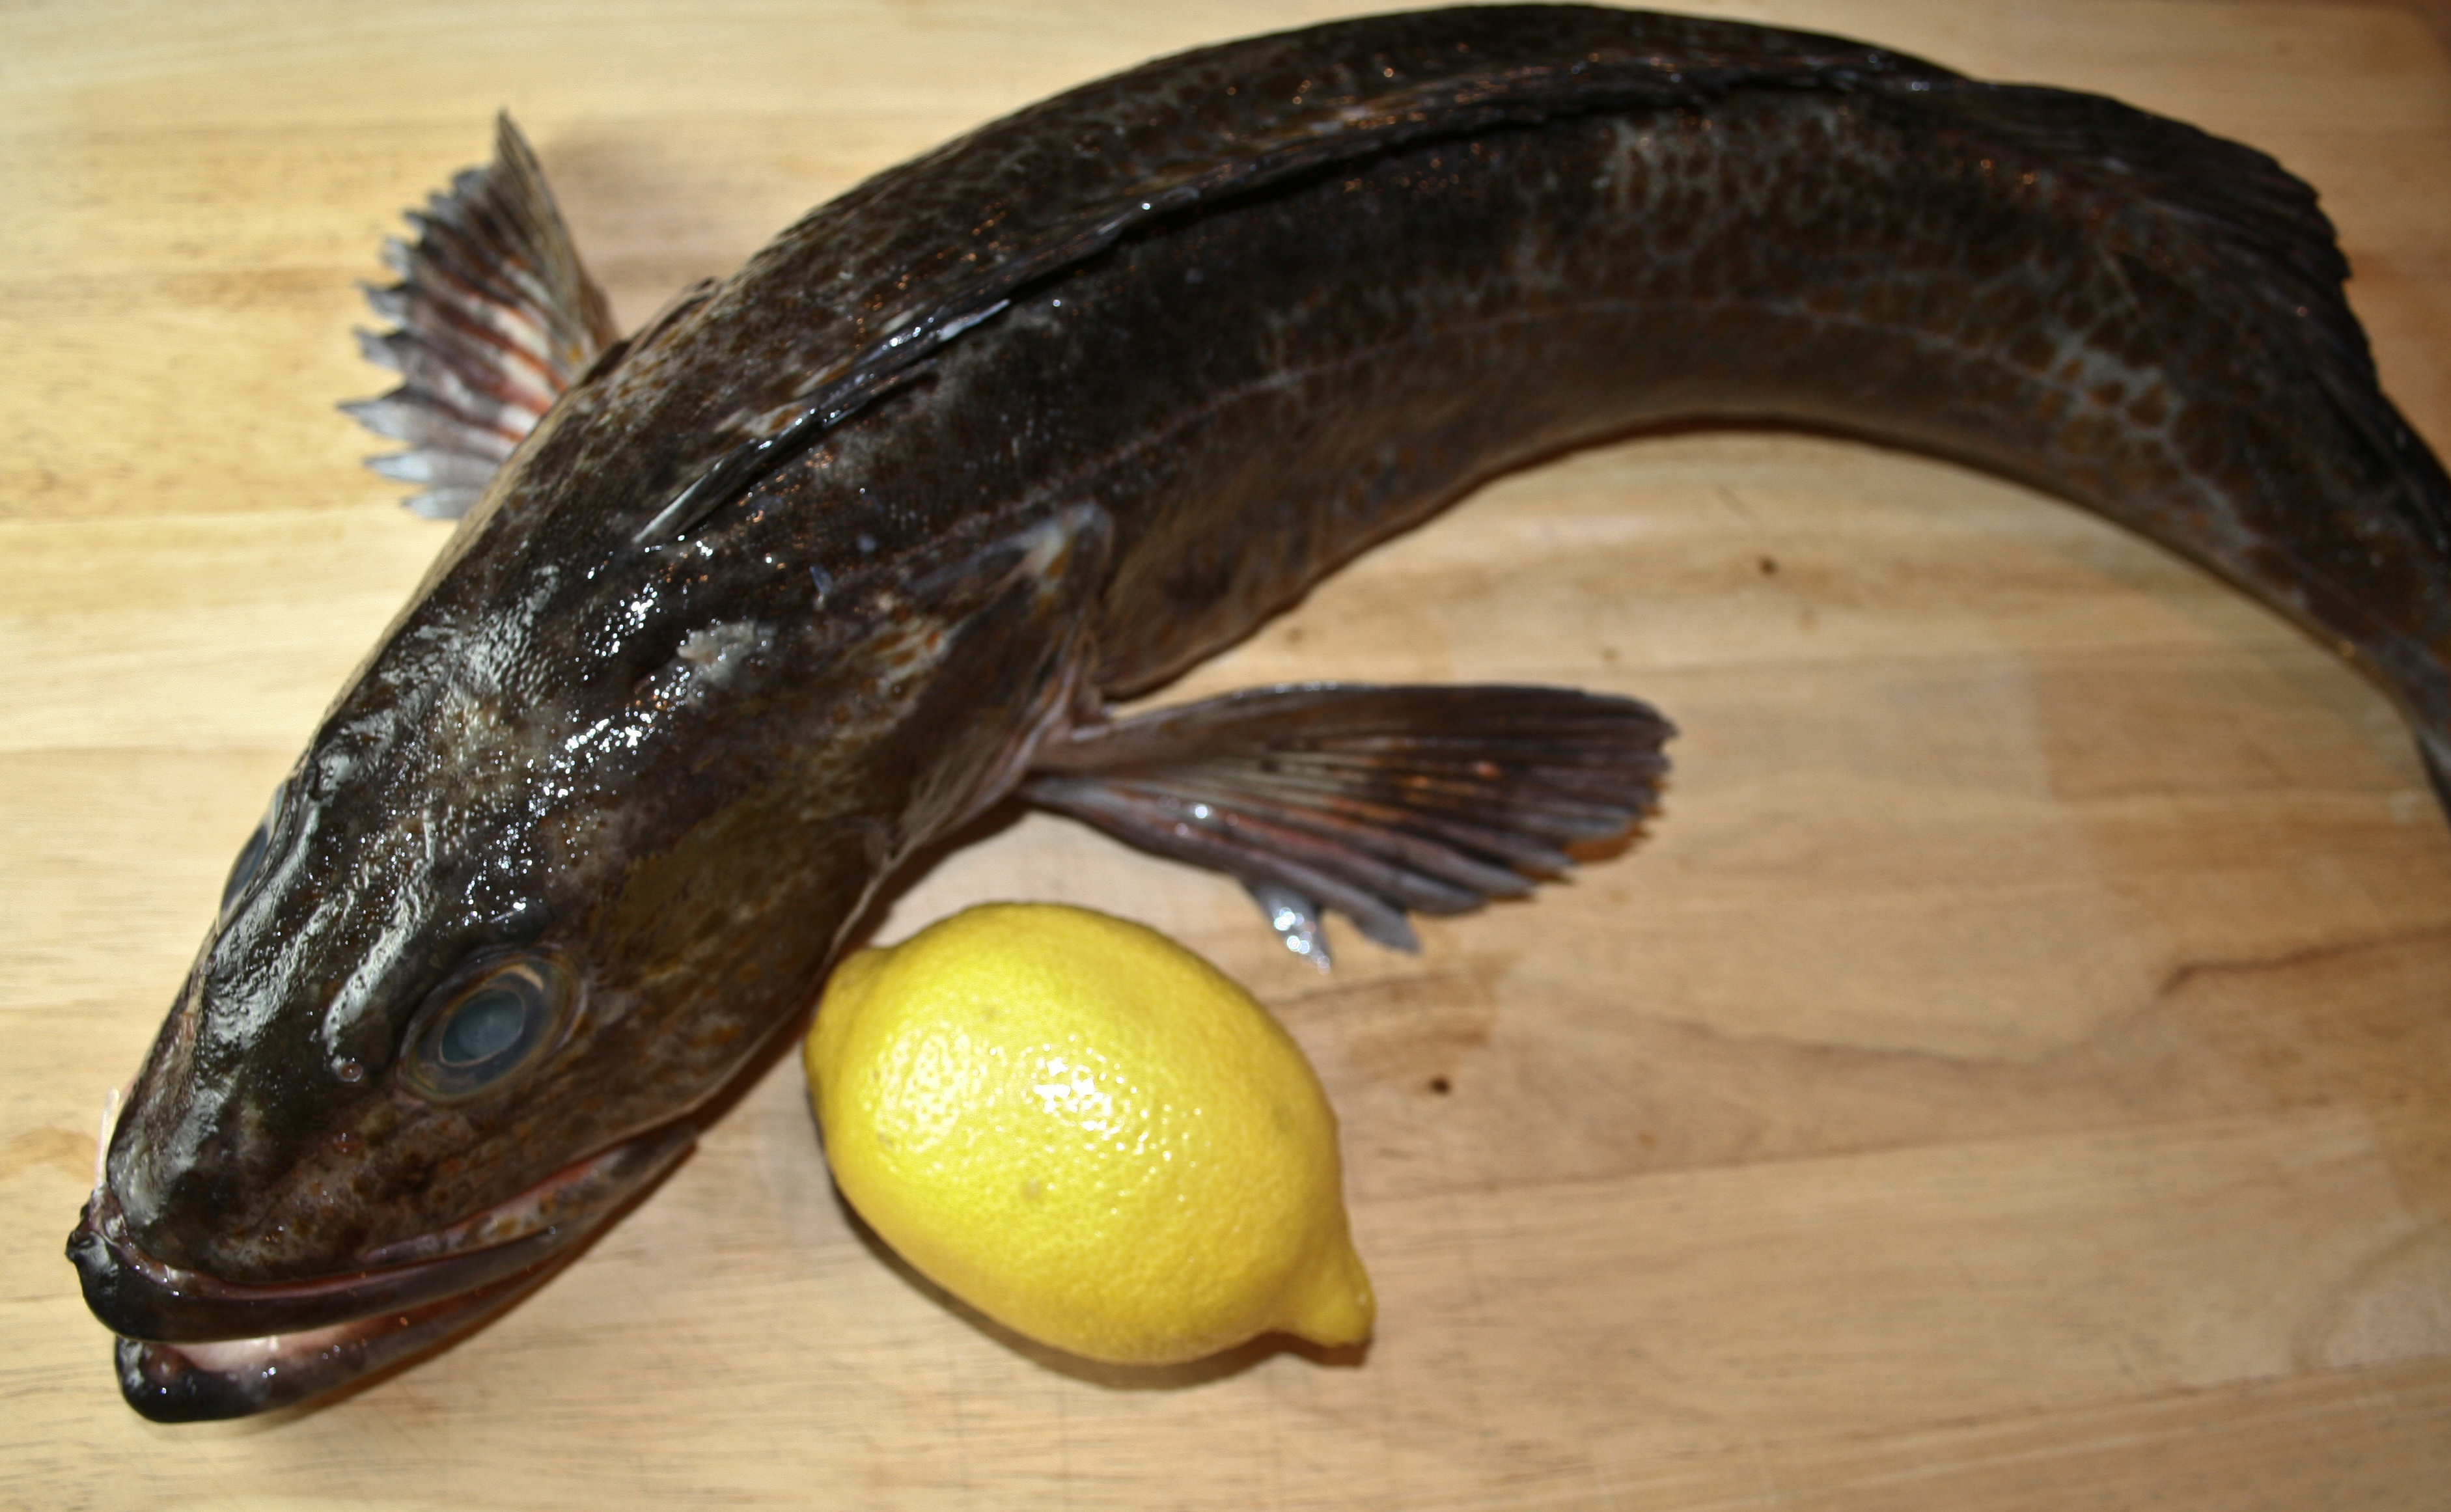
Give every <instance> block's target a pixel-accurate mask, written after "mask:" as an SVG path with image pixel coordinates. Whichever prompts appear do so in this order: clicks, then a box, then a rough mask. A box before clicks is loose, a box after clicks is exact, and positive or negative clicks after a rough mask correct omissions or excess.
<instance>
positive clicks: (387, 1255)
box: [68, 1123, 697, 1411]
mask: <svg viewBox="0 0 2451 1512" xmlns="http://www.w3.org/2000/svg"><path fill="white" fill-rule="evenodd" d="M696 1135H697V1131H696V1127H695V1126H694V1125H691V1124H688V1123H678V1124H669V1125H665V1126H663V1127H661V1128H658V1129H653V1130H651V1131H649V1132H647V1133H644V1134H640V1135H637V1136H635V1137H633V1138H631V1139H628V1140H624V1141H622V1142H621V1143H619V1144H616V1145H612V1146H609V1147H607V1148H605V1149H601V1150H598V1151H597V1152H596V1153H595V1154H592V1155H589V1156H586V1157H584V1158H582V1159H580V1160H578V1161H575V1162H573V1163H571V1164H570V1165H568V1166H565V1167H563V1168H561V1169H560V1170H558V1171H556V1172H555V1173H554V1174H553V1175H551V1176H548V1177H546V1178H545V1179H544V1180H543V1181H541V1182H539V1183H538V1184H537V1185H536V1186H534V1187H531V1188H528V1189H527V1190H525V1191H522V1192H520V1193H519V1194H517V1195H516V1196H513V1197H512V1198H510V1199H509V1200H507V1201H505V1202H502V1203H500V1204H497V1205H496V1206H494V1207H492V1208H486V1209H485V1210H483V1211H482V1212H479V1213H476V1214H474V1215H472V1216H470V1217H468V1218H465V1219H462V1220H461V1221H459V1222H458V1223H454V1224H450V1225H447V1226H445V1227H441V1228H439V1229H436V1230H434V1231H433V1232H432V1233H429V1234H425V1235H421V1236H419V1237H417V1238H414V1239H409V1240H404V1241H401V1242H398V1243H395V1244H391V1245H386V1246H383V1247H380V1248H378V1249H375V1250H372V1251H368V1252H367V1253H365V1254H363V1255H361V1256H358V1257H355V1259H356V1260H357V1261H358V1262H359V1263H358V1264H356V1265H355V1266H354V1267H352V1268H350V1269H347V1270H343V1271H334V1272H330V1273H327V1274H324V1275H320V1276H308V1277H302V1278H300V1279H298V1280H294V1281H279V1282H260V1283H258V1282H233V1281H225V1280H223V1279H221V1278H220V1277H218V1276H214V1275H211V1274H209V1273H207V1272H205V1271H200V1270H189V1269H186V1268H184V1267H178V1266H172V1265H169V1264H167V1263H166V1262H163V1261H160V1260H156V1259H154V1258H153V1257H152V1256H150V1255H147V1254H146V1253H145V1252H144V1251H143V1250H142V1249H141V1248H139V1247H137V1245H136V1243H135V1241H134V1240H133V1239H132V1238H131V1237H130V1236H129V1234H128V1232H127V1219H126V1217H125V1215H124V1214H123V1213H122V1211H121V1209H120V1206H119V1199H118V1197H117V1195H116V1194H115V1193H113V1192H112V1191H111V1190H110V1189H109V1187H108V1184H107V1183H106V1184H103V1185H101V1186H98V1187H97V1188H95V1190H94V1194H93V1196H92V1197H91V1198H90V1199H89V1200H88V1202H87V1203H86V1206H85V1211H84V1213H83V1215H82V1216H81V1217H80V1219H79V1221H78V1223H77V1227H76V1229H75V1230H74V1231H73V1232H72V1233H70V1234H69V1245H68V1254H69V1260H70V1261H71V1262H73V1263H74V1264H75V1266H76V1267H77V1273H78V1278H79V1280H80V1282H81V1283H82V1284H83V1286H84V1290H85V1300H86V1306H88V1307H89V1308H91V1309H92V1311H93V1315H94V1316H95V1317H96V1318H98V1319H100V1320H101V1321H102V1322H103V1324H104V1325H106V1326H108V1328H109V1329H110V1330H111V1331H112V1332H113V1333H116V1334H118V1335H120V1336H121V1338H122V1339H123V1340H127V1341H130V1342H133V1343H140V1344H164V1345H175V1344H210V1343H227V1342H230V1341H235V1340H258V1339H265V1338H269V1337H272V1336H278V1335H289V1334H297V1333H302V1332H309V1331H313V1330H318V1329H329V1328H334V1327H338V1326H341V1325H348V1324H352V1323H356V1322H360V1321H362V1320H365V1319H368V1318H372V1317H375V1316H377V1315H383V1316H386V1317H397V1316H399V1315H401V1314H404V1313H415V1312H419V1311H422V1310H423V1309H427V1308H431V1307H434V1306H437V1305H441V1304H445V1303H451V1302H453V1301H454V1300H455V1299H461V1300H464V1299H466V1298H468V1297H469V1296H470V1295H471V1294H473V1293H477V1292H480V1291H484V1290H487V1289H488V1288H491V1287H493V1286H496V1285H497V1284H498V1283H503V1282H505V1281H507V1280H509V1279H510V1278H515V1277H518V1276H520V1275H522V1274H524V1273H526V1272H529V1271H534V1270H538V1269H539V1267H542V1266H543V1265H544V1264H545V1263H546V1262H547V1261H548V1260H550V1259H551V1258H552V1257H553V1256H554V1255H555V1254H556V1253H557V1252H558V1251H560V1250H563V1249H565V1248H567V1247H569V1246H571V1245H573V1244H575V1243H576V1242H577V1241H578V1240H579V1239H581V1238H583V1237H584V1236H585V1235H587V1234H588V1233H590V1232H592V1231H594V1230H595V1229H596V1228H597V1227H599V1226H600V1225H601V1224H602V1223H603V1222H604V1220H605V1219H606V1218H608V1217H610V1216H611V1215H612V1214H613V1213H614V1212H615V1211H616V1210H618V1208H621V1207H622V1206H623V1205H624V1204H626V1203H627V1202H628V1201H629V1199H630V1198H631V1197H633V1196H635V1195H636V1194H637V1193H638V1192H639V1191H641V1190H643V1189H644V1188H646V1187H647V1186H649V1185H650V1184H651V1183H653V1182H654V1181H655V1180H656V1178H657V1177H658V1176H660V1175H662V1174H663V1173H664V1172H665V1171H666V1170H668V1169H669V1168H671V1167H672V1166H673V1164H674V1163H675V1162H676V1161H677V1160H678V1159H679V1158H680V1156H681V1155H682V1153H683V1152H684V1151H686V1150H687V1149H689V1148H690V1146H691V1145H692V1144H693V1143H694V1142H695V1141H696ZM126 1363H127V1362H126V1357H125V1352H124V1351H123V1369H122V1372H121V1375H122V1381H123V1384H126V1382H127V1380H128V1375H127V1369H126V1368H124V1367H125V1365H126ZM130 1400H131V1403H132V1402H133V1400H134V1399H133V1397H131V1398H130ZM139 1410H140V1411H142V1410H144V1408H143V1407H141V1406H140V1407H139ZM246 1410H255V1409H254V1408H248V1409H246Z"/></svg>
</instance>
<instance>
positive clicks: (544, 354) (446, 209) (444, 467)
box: [341, 112, 618, 519]
mask: <svg viewBox="0 0 2451 1512" xmlns="http://www.w3.org/2000/svg"><path fill="white" fill-rule="evenodd" d="M406 219H407V221H408V224H409V225H410V226H412V227H414V228H415V230H416V231H417V239H416V241H414V242H408V241H403V240H402V239H401V238H398V237H390V238H386V239H385V241H384V243H383V246H382V261H383V263H384V265H386V266H388V267H389V268H390V269H391V270H392V272H393V273H394V274H396V275H397V276H398V278H399V280H400V282H399V283H397V284H393V285H385V286H382V287H369V288H367V289H366V291H365V294H366V304H368V306H370V307H371V308H372V309H373V310H374V312H375V314H376V315H377V316H379V317H381V318H382V319H383V320H385V321H388V322H390V323H391V324H392V325H393V327H394V328H393V329H391V330H388V331H363V330H362V331H359V332H358V333H357V337H358V350H359V352H360V353H361V354H362V355H363V356H364V358H365V359H366V360H367V361H368V362H370V363H375V364H376V365H377V366H381V367H387V368H389V369H391V370H392V371H393V372H396V373H398V374H400V376H401V383H400V386H398V387H397V388H394V389H392V390H391V391H390V392H389V393H386V394H383V395H382V396H380V397H379V398H375V399H367V400H358V401H354V402H352V403H346V404H343V405H342V406H341V409H342V411H343V413H344V414H347V415H349V416H350V417H351V418H353V419H355V420H356V421H357V422H358V423H360V424H362V425H363V426H365V428H366V429H368V430H370V431H372V432H374V433H375V434H376V435H378V436H381V437H382V438H384V439H385V440H387V441H397V442H406V443H407V445H408V447H409V449H408V450H407V451H404V452H396V453H392V454H390V455H388V456H382V457H376V458H371V459H369V460H368V462H367V465H369V466H370V467H372V468H373V469H374V470H375V471H377V472H379V473H381V474H382V475H383V476H384V477H386V478H396V479H400V480H402V481H408V482H420V483H425V484H428V485H429V486H428V487H427V488H426V489H425V491H424V492H422V493H420V494H418V495H416V496H415V497H414V498H411V499H409V500H408V501H406V502H407V505H408V507H409V508H410V509H412V510H415V511H416V512H417V513H419V514H422V515H429V516H436V517H440V518H445V519H450V518H457V517H458V516H460V515H461V514H464V513H465V512H466V511H467V509H468V508H469V507H470V506H471V505H473V504H474V503H475V502H476V501H477V500H478V499H479V498H480V497H482V495H483V493H484V490H485V485H486V483H487V482H488V481H490V480H491V478H492V477H493V474H494V471H495V470H496V469H497V468H498V467H500V465H501V463H502V461H504V460H505V459H507V458H508V457H509V456H510V454H511V452H512V451H513V450H514V449H515V448H516V447H517V446H518V444H519V442H520V439H521V438H523V437H524V436H526V435H527V433H528V432H529V431H530V430H532V429H534V428H535V426H536V423H537V422H538V421H539V420H541V419H543V417H544V413H545V411H546V410H548V409H550V408H552V407H553V403H554V401H555V400H556V399H558V398H559V397H560V395H561V393H562V391H563V390H564V389H567V388H568V387H569V386H570V385H571V384H572V383H575V382H577V381H578V376H579V375H580V374H581V373H583V372H585V371H586V370H587V366H588V364H589V363H592V362H594V361H595V360H596V358H597V357H598V355H599V354H600V353H602V352H603V351H604V350H606V349H607V348H608V347H610V346H611V345H612V344H614V342H615V340H616V339H617V337H618V331H617V330H616V328H615V326H614V324H613V312H612V306H611V304H609V303H607V301H606V300H605V298H604V293H603V291H602V290H601V289H599V288H598V287H597V285H596V283H595V281H594V280H593V279H591V278H589V277H588V275H587V270H586V268H585V266H584V265H581V264H580V262H579V260H578V252H577V250H576V249H575V248H574V247H573V246H572V245H571V241H570V232H569V230H568V228H567V227H566V226H564V225H563V224H562V220H561V212H560V211H559V209H558V208H557V207H556V206H555V205H554V202H553V191H552V190H551V189H550V188H548V187H546V185H545V181H544V172H543V170H542V169H541V168H540V167H538V165H537V161H536V154H535V152H534V151H533V150H532V149H531V148H530V147H528V144H527V140H526V138H525V137H523V136H521V135H520V129H519V128H518V127H517V126H516V125H515V124H513V122H512V120H511V118H510V116H509V114H508V113H507V112H505V113H504V114H502V115H501V116H500V117H499V118H498V119H497V121H496V123H495V134H494V159H493V161H492V162H491V163H490V164H488V165H486V166H485V167H481V168H470V169H467V170H465V171H463V172H461V173H460V174H458V175H457V176H455V177H454V178H453V179H452V181H451V187H450V188H449V189H448V190H447V191H445V192H443V193H440V194H436V195H434V196H433V197H432V198H431V199H430V200H428V201H427V203H426V205H425V207H424V208H423V209H420V210H411V211H409V212H408V214H407V217H406Z"/></svg>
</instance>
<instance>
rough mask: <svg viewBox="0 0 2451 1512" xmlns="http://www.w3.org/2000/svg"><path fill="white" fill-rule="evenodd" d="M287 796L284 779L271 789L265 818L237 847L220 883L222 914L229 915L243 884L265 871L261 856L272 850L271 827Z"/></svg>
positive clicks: (257, 823) (244, 889) (242, 889)
mask: <svg viewBox="0 0 2451 1512" xmlns="http://www.w3.org/2000/svg"><path fill="white" fill-rule="evenodd" d="M287 796H289V782H288V779H287V778H285V777H284V778H283V779H282V781H281V782H280V783H279V785H277V786H275V787H274V788H273V790H272V801H271V802H270V803H268V804H266V805H265V809H264V817H263V818H261V819H258V820H257V821H256V823H255V833H254V834H253V835H248V836H247V837H246V843H245V845H242V846H240V847H239V850H238V859H237V860H235V861H232V862H231V863H230V869H229V879H228V880H227V881H225V882H224V883H223V884H222V916H223V917H224V918H227V917H229V912H230V909H231V908H232V907H233V906H234V905H235V904H236V903H237V902H238V900H239V899H240V897H242V896H243V895H245V893H246V885H247V884H248V883H249V882H252V881H254V880H255V874H257V873H258V872H261V871H263V870H264V858H265V855H266V854H269V853H270V852H271V850H272V830H273V826H274V825H276V824H278V823H280V822H281V800H282V799H284V798H285V797H287Z"/></svg>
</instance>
